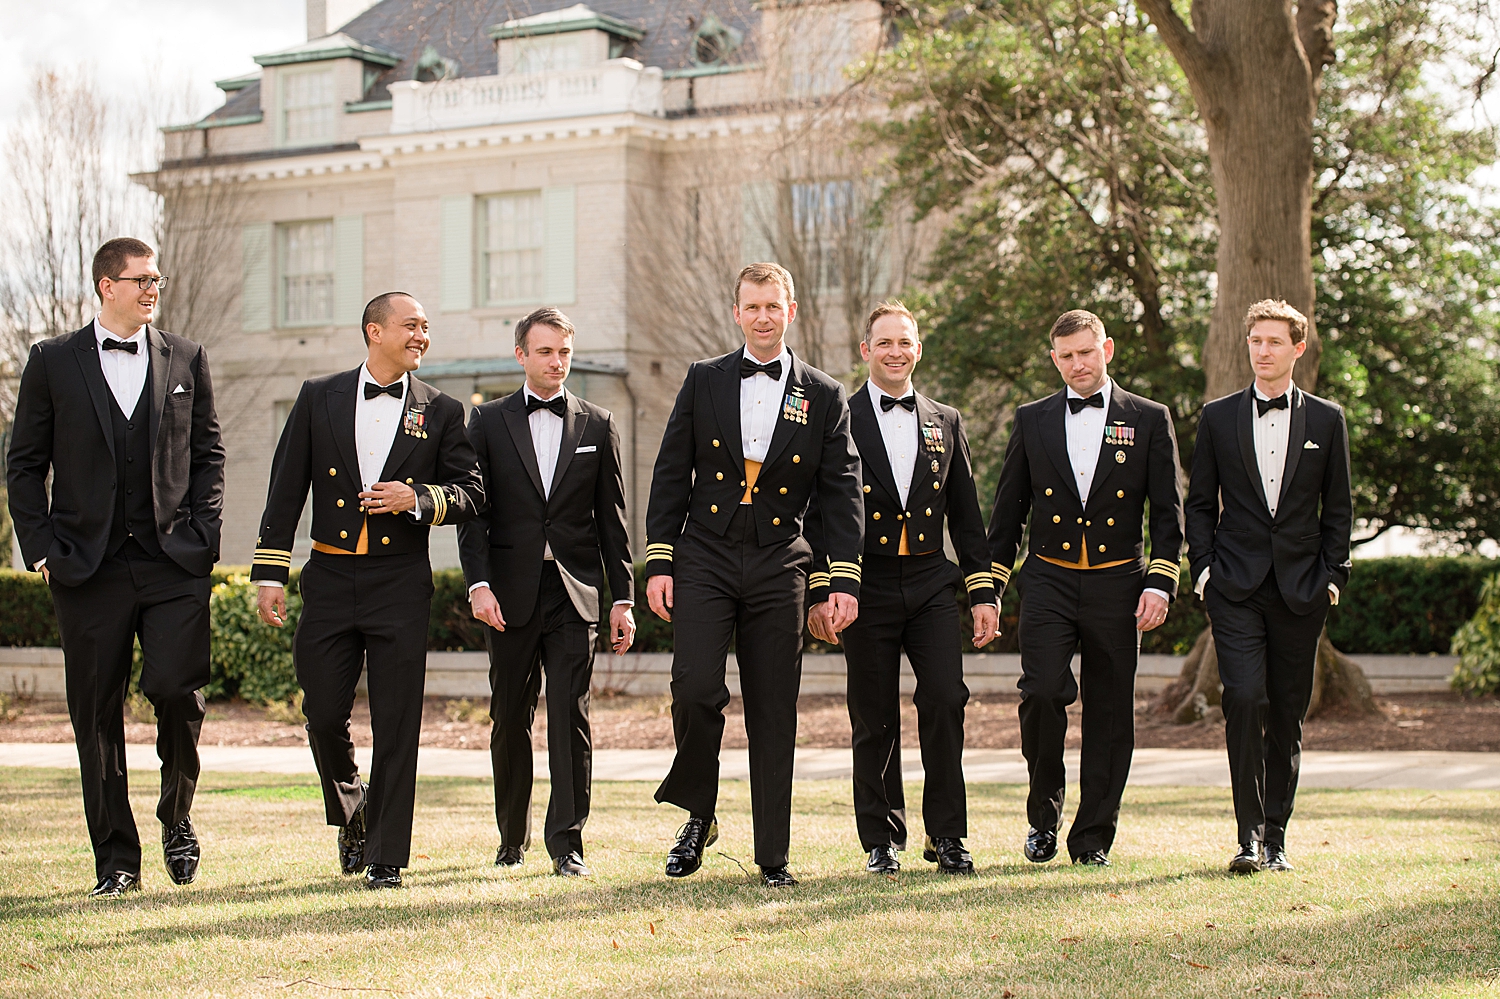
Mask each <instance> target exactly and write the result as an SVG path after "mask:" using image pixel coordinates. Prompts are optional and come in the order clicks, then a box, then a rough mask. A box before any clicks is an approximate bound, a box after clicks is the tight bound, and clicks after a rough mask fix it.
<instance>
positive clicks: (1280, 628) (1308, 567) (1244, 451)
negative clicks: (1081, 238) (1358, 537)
mask: <svg viewBox="0 0 1500 999" xmlns="http://www.w3.org/2000/svg"><path fill="white" fill-rule="evenodd" d="M1307 328H1308V323H1307V317H1306V316H1304V315H1303V314H1302V313H1301V312H1299V311H1297V310H1296V309H1295V308H1293V307H1292V306H1290V305H1288V304H1287V303H1286V302H1282V301H1277V300H1272V299H1266V300H1265V301H1261V302H1256V303H1255V304H1254V305H1252V306H1250V310H1249V312H1247V313H1246V315H1245V331H1246V336H1245V342H1246V345H1247V346H1248V347H1249V349H1250V367H1251V368H1252V369H1253V370H1254V372H1255V381H1254V383H1253V384H1251V385H1249V386H1247V387H1246V388H1245V389H1244V390H1243V391H1240V392H1236V393H1234V394H1233V395H1228V396H1225V397H1224V398H1222V399H1215V400H1214V401H1213V402H1211V403H1209V404H1208V405H1207V406H1204V407H1203V415H1202V416H1201V417H1200V418H1199V420H1198V441H1197V444H1196V445H1195V447H1194V450H1193V472H1192V478H1191V481H1190V482H1189V484H1188V497H1187V541H1188V561H1189V562H1190V563H1191V567H1192V568H1191V571H1192V574H1193V580H1194V584H1193V585H1194V588H1195V590H1196V592H1197V593H1198V595H1199V596H1200V597H1201V598H1202V599H1203V606H1204V609H1205V610H1206V611H1207V612H1208V619H1209V623H1210V625H1211V626H1212V628H1213V635H1214V648H1215V650H1216V651H1217V652H1218V657H1219V679H1220V680H1221V681H1222V682H1223V684H1224V738H1225V741H1226V743H1227V746H1228V750H1229V774H1230V780H1231V783H1232V786H1233V789H1234V815H1235V822H1236V824H1237V826H1238V835H1239V851H1238V852H1237V853H1236V854H1235V855H1234V858H1233V859H1232V860H1231V861H1230V862H1229V869H1230V870H1231V871H1233V872H1235V873H1237V874H1253V873H1255V872H1256V871H1261V870H1271V871H1286V870H1291V866H1292V865H1291V862H1290V861H1289V860H1288V859H1287V854H1286V827H1287V822H1288V820H1289V819H1290V818H1291V816H1292V800H1293V798H1294V797H1295V796H1296V794H1297V771H1298V768H1299V764H1300V763H1301V759H1302V719H1303V716H1304V715H1306V714H1307V705H1308V702H1309V700H1310V699H1311V697H1312V681H1313V664H1314V663H1315V661H1316V660H1317V657H1318V636H1319V635H1320V634H1322V631H1323V623H1324V622H1325V621H1326V620H1327V619H1328V608H1329V607H1330V606H1331V605H1333V604H1336V603H1338V599H1339V589H1340V588H1341V587H1342V586H1343V585H1344V584H1345V583H1346V582H1348V580H1349V530H1350V527H1351V525H1352V523H1353V503H1352V500H1351V498H1350V494H1349V434H1348V431H1347V428H1346V427H1345V425H1344V411H1343V409H1342V408H1340V407H1339V406H1338V405H1337V404H1336V403H1332V402H1329V401H1327V400H1326V399H1319V398H1318V397H1317V396H1314V395H1309V394H1308V393H1306V392H1303V391H1302V390H1301V389H1299V388H1297V386H1296V385H1295V384H1293V382H1292V369H1293V367H1294V366H1295V365H1296V363H1297V358H1299V357H1301V356H1302V354H1303V352H1304V351H1306V350H1307Z"/></svg>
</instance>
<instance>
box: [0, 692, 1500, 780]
mask: <svg viewBox="0 0 1500 999" xmlns="http://www.w3.org/2000/svg"><path fill="white" fill-rule="evenodd" d="M1380 700H1381V703H1382V705H1383V706H1384V708H1385V715H1384V716H1383V717H1377V718H1319V719H1315V720H1313V721H1310V722H1308V723H1307V726H1306V729H1305V733H1304V739H1303V748H1305V749H1333V750H1343V751H1362V750H1392V749H1403V750H1415V749H1426V750H1446V751H1468V752H1480V751H1483V752H1500V699H1496V698H1484V699H1482V700H1477V701H1468V700H1464V699H1463V698H1461V697H1459V696H1458V695H1457V694H1447V693H1443V694H1397V695H1391V696H1388V697H1384V698H1381V699H1380ZM1148 703H1149V702H1148V701H1147V700H1146V699H1144V698H1143V699H1141V700H1139V701H1137V703H1136V745H1137V746H1139V747H1141V748H1166V749H1223V748H1224V731H1223V728H1224V727H1223V723H1222V722H1199V723H1197V724H1193V725H1173V724H1171V723H1170V722H1168V721H1165V720H1163V719H1161V718H1159V717H1158V716H1155V715H1153V714H1152V713H1151V712H1150V711H1149V710H1148ZM15 707H16V708H19V710H20V712H21V713H20V715H19V716H18V717H15V718H13V719H11V720H9V721H4V722H0V743H3V742H72V741H73V729H72V726H71V725H70V724H69V722H68V714H67V708H66V706H65V705H63V703H62V702H60V701H23V702H21V703H20V704H18V705H16V706H15ZM485 707H486V702H485V701H484V700H483V699H480V700H478V701H475V702H468V701H455V700H448V699H444V698H435V697H430V698H428V699H427V701H426V704H425V707H424V711H423V720H422V745H424V746H439V747H445V748H450V749H488V748H489V732H490V727H489V724H488V721H487V720H486V717H485V715H484V710H485ZM726 716H727V717H726V724H725V727H724V745H725V746H726V747H728V748H735V749H739V748H744V746H745V745H746V741H745V716H744V707H743V705H742V704H741V702H740V700H739V699H738V698H735V699H734V700H733V701H731V702H730V704H729V708H728V709H727V711H726ZM591 717H592V720H593V726H594V745H595V748H597V749H671V748H672V745H673V743H672V716H671V708H670V702H669V700H668V698H667V697H665V696H661V697H596V698H595V699H594V702H593V707H592V710H591ZM1070 717H1071V721H1072V724H1071V725H1070V726H1069V729H1068V745H1069V746H1074V747H1076V746H1077V745H1078V743H1079V727H1078V726H1079V716H1078V706H1077V705H1074V708H1073V710H1072V711H1071V712H1070ZM353 733H354V741H355V744H356V745H361V746H367V745H369V744H370V712H369V705H368V702H366V701H365V700H364V699H363V698H360V699H359V700H357V701H356V702H355V707H354V718H353ZM797 733H798V734H797V744H798V745H799V746H807V747H820V748H821V747H828V748H842V747H847V746H848V745H849V713H848V710H847V709H846V708H845V706H844V699H843V698H842V697H826V696H817V697H814V696H807V697H803V698H802V699H801V701H800V702H799V703H798V726H797ZM533 736H534V738H533V743H534V745H535V746H536V748H538V749H545V748H546V745H547V722H546V704H545V702H544V703H543V704H542V705H541V706H540V707H539V708H538V710H537V716H536V725H535V727H534V730H533ZM125 738H126V740H127V741H129V742H134V743H153V742H155V741H156V728H155V726H154V725H152V724H149V723H141V722H137V721H130V720H128V721H127V723H126V725H125ZM202 744H203V745H206V746H305V745H306V744H307V735H306V733H305V732H303V730H302V726H301V725H299V724H296V723H292V722H283V721H273V720H271V719H268V718H267V717H266V711H265V709H264V708H261V707H258V706H255V705H250V704H245V703H243V702H230V703H224V704H220V703H215V704H210V705H209V706H208V718H207V719H206V720H205V721H204V723H203V736H202ZM901 744H902V745H903V746H906V747H915V746H916V745H917V713H916V709H915V708H913V707H912V704H911V701H910V699H905V700H904V701H903V703H902V709H901ZM965 744H966V745H967V746H968V747H969V748H970V749H1015V748H1019V747H1020V745H1021V737H1020V731H1019V729H1018V727H1017V722H1016V695H1014V694H985V695H981V696H976V697H974V698H973V699H971V700H970V701H969V708H968V714H967V720H966V722H965ZM3 758H4V753H3V752H0V763H3V762H4V759H3Z"/></svg>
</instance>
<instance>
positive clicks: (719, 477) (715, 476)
mask: <svg viewBox="0 0 1500 999" xmlns="http://www.w3.org/2000/svg"><path fill="white" fill-rule="evenodd" d="M714 478H716V479H720V480H722V479H723V478H724V473H723V472H715V473H714Z"/></svg>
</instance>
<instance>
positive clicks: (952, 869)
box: [922, 836, 974, 874]
mask: <svg viewBox="0 0 1500 999" xmlns="http://www.w3.org/2000/svg"><path fill="white" fill-rule="evenodd" d="M922 859H923V860H931V861H935V862H936V863H937V865H938V870H939V871H942V872H943V873H944V874H973V873H974V858H973V857H971V856H969V851H968V850H965V849H964V841H963V840H961V839H958V838H957V837H955V836H939V837H937V838H936V839H934V838H933V837H931V836H928V837H927V847H926V849H924V850H923V851H922Z"/></svg>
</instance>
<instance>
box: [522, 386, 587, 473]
mask: <svg viewBox="0 0 1500 999" xmlns="http://www.w3.org/2000/svg"><path fill="white" fill-rule="evenodd" d="M588 425H589V414H588V413H585V412H584V411H583V406H582V405H581V404H580V403H579V402H578V397H577V396H575V395H574V394H573V393H572V392H569V393H568V412H567V415H566V416H565V417H564V418H563V433H562V442H561V443H560V444H558V446H557V461H556V462H555V463H554V464H553V468H552V489H551V493H550V494H551V495H554V496H555V495H557V484H558V483H559V482H561V481H562V477H563V473H564V472H566V471H567V470H568V465H569V464H571V463H572V461H573V452H574V451H576V450H577V449H578V442H579V441H580V440H582V439H583V430H584V428H585V427H587V426H588ZM535 456H536V455H535V449H533V453H532V457H535Z"/></svg>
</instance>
